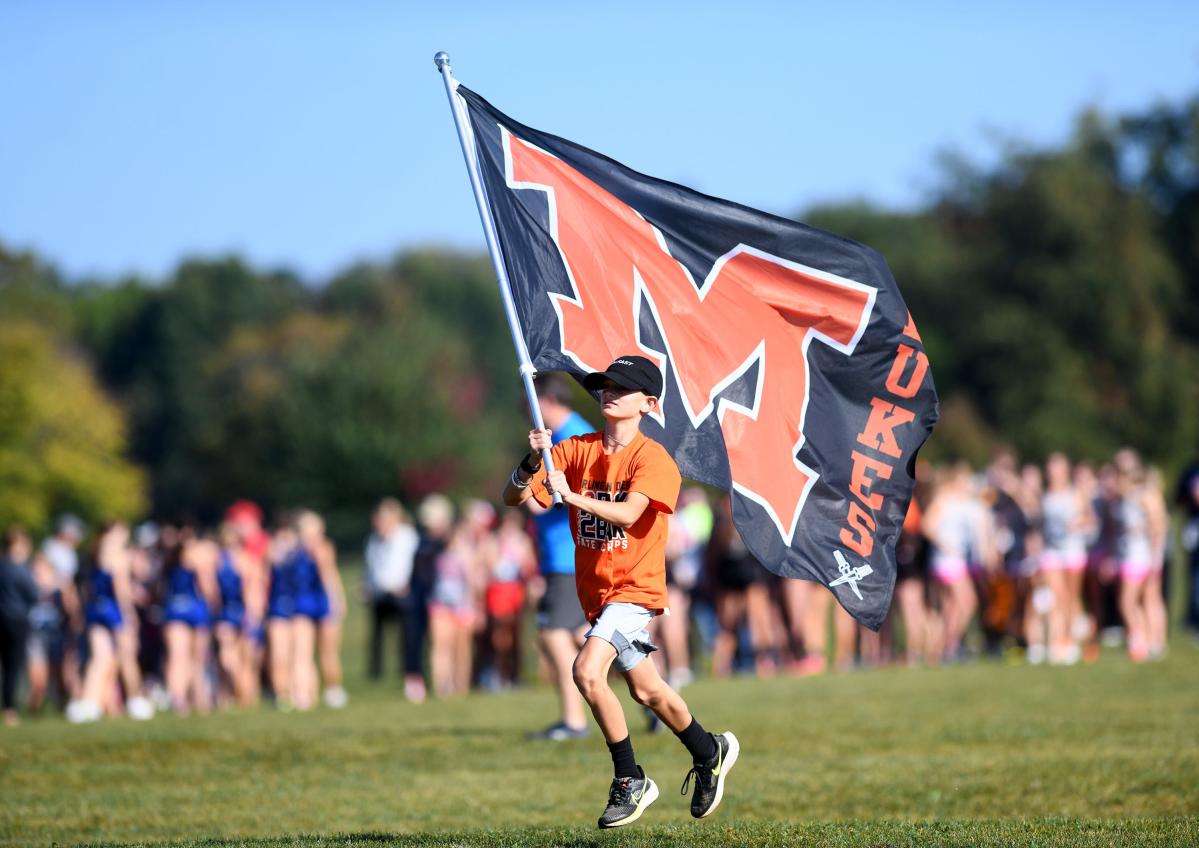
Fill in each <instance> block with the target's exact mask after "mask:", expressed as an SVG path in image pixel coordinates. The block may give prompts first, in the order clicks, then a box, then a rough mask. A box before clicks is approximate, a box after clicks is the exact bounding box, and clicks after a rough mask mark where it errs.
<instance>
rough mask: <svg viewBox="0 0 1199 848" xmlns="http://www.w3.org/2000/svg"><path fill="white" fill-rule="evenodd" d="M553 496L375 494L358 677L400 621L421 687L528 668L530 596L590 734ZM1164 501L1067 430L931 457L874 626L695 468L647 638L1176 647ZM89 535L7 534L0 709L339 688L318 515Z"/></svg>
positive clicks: (787, 655) (812, 649)
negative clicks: (879, 625) (514, 503)
mask: <svg viewBox="0 0 1199 848" xmlns="http://www.w3.org/2000/svg"><path fill="white" fill-rule="evenodd" d="M539 393H540V394H541V404H542V410H543V413H544V415H545V417H546V420H547V423H548V424H549V426H550V427H551V428H552V429H554V431H555V434H554V437H555V439H558V438H566V437H569V436H570V435H572V434H575V433H577V432H583V431H586V430H587V429H589V428H588V427H587V424H586V422H584V421H583V420H582V419H581V418H579V417H578V416H577V414H576V413H574V411H573V410H571V409H570V407H569V391H568V390H567V389H566V388H565V386H564V385H555V384H554V383H553V382H552V381H546V382H543V383H542V384H540V385H539ZM1188 479H1189V480H1190V482H1189V483H1188V482H1184V484H1183V485H1182V486H1180V489H1179V497H1180V502H1181V504H1182V506H1183V507H1184V508H1185V510H1186V511H1187V515H1188V516H1189V518H1190V524H1189V525H1188V526H1187V528H1185V531H1184V533H1183V541H1184V545H1185V546H1187V549H1188V550H1190V551H1192V552H1193V551H1194V550H1195V548H1196V547H1197V546H1199V517H1197V516H1199V472H1197V473H1195V474H1193V475H1192V476H1191V477H1190V478H1188ZM531 513H532V514H531ZM566 515H567V513H566V511H565V510H561V511H558V510H548V511H544V510H540V509H539V508H537V507H536V506H532V507H529V508H528V509H527V510H525V509H507V510H505V511H503V512H500V511H497V509H496V508H495V507H494V506H493V505H492V504H491V503H489V502H487V501H483V500H472V501H468V502H466V503H465V504H463V505H461V507H460V508H457V509H456V508H455V505H454V504H453V503H452V502H451V501H450V500H449V499H447V498H446V497H444V496H442V495H430V496H428V497H426V498H424V499H423V500H422V501H421V502H420V503H419V505H418V506H417V508H416V510H415V519H413V518H411V517H410V516H409V514H408V513H407V511H406V510H405V508H404V507H403V506H402V505H401V504H400V503H399V502H398V501H397V500H394V499H391V498H388V499H385V500H383V501H382V502H381V503H379V504H378V506H377V508H376V509H375V511H374V514H373V516H372V532H371V534H370V536H369V539H368V541H367V543H366V546H365V560H364V568H363V572H362V573H363V593H364V598H365V602H366V606H367V609H368V610H369V615H370V630H369V641H368V651H369V655H368V663H367V667H368V672H369V675H370V676H371V677H372V678H375V679H378V678H380V677H382V676H383V673H384V659H385V656H384V655H385V653H386V652H385V646H386V645H387V644H388V643H390V642H391V641H392V639H393V638H394V639H395V641H396V643H397V645H398V651H397V652H396V659H395V662H396V664H397V666H398V668H399V670H400V673H401V675H402V681H403V691H404V694H405V696H406V697H407V698H408V699H409V700H411V701H414V702H421V701H424V700H425V698H426V697H427V691H426V686H427V685H428V686H430V687H431V689H432V693H433V694H434V695H435V696H436V697H438V698H448V697H452V696H455V695H458V694H462V693H465V692H467V691H469V690H471V689H473V688H481V689H485V690H493V691H498V690H504V689H508V688H511V687H515V686H517V685H519V684H520V683H521V681H522V679H523V677H524V674H523V673H522V669H524V668H525V666H526V662H525V658H524V656H523V655H522V648H523V647H525V646H524V644H523V642H524V634H525V633H526V626H525V625H526V622H525V618H526V616H528V615H531V614H533V613H534V611H536V626H537V631H538V636H537V655H538V659H539V668H540V674H541V676H542V677H543V679H546V680H548V681H549V682H550V683H551V684H552V685H553V686H554V687H555V689H556V691H557V693H558V695H559V702H560V706H561V714H560V716H559V720H558V721H556V722H554V723H552V724H551V725H550V726H549V727H547V728H546V729H545V730H543V731H539V732H538V733H537V734H535V735H537V736H539V737H541V738H548V739H565V738H572V737H575V736H581V735H586V734H587V733H588V730H587V721H586V716H585V713H584V711H583V706H582V703H581V701H580V700H579V696H578V692H577V690H576V689H575V687H574V685H573V681H572V679H571V662H572V660H573V657H574V655H575V653H576V652H577V649H578V646H579V644H580V643H581V640H582V634H583V633H584V632H585V631H586V626H587V622H586V621H585V620H584V618H583V615H582V612H581V610H580V609H579V605H578V600H577V598H576V597H575V592H574V577H573V539H572V537H571V531H570V528H569V527H568V526H567V518H566ZM1168 519H1169V507H1168V504H1167V501H1166V498H1165V495H1164V489H1163V483H1162V480H1161V476H1160V474H1158V473H1157V472H1156V471H1155V470H1154V469H1152V468H1148V467H1146V466H1145V465H1144V464H1143V463H1142V461H1141V459H1140V457H1139V456H1138V455H1137V454H1136V452H1135V451H1133V450H1130V449H1124V450H1121V451H1120V452H1118V453H1117V454H1116V456H1115V457H1114V458H1113V460H1112V461H1111V462H1110V463H1106V464H1104V465H1102V466H1100V467H1094V466H1091V465H1088V464H1085V463H1075V464H1071V462H1070V461H1069V460H1068V459H1067V458H1066V457H1065V456H1064V455H1062V454H1060V453H1059V454H1054V455H1052V456H1050V457H1049V458H1048V460H1047V461H1046V462H1045V464H1044V466H1040V465H1033V464H1026V465H1023V466H1020V465H1019V464H1018V463H1017V461H1016V458H1015V457H1014V456H1013V455H1012V454H1011V453H1007V452H1003V453H1000V454H998V455H997V456H996V457H995V459H994V460H993V461H992V462H991V463H990V465H989V466H988V467H987V468H985V469H983V470H981V471H976V470H975V469H972V468H970V467H969V466H967V465H964V464H958V465H952V466H948V467H943V468H938V469H932V468H931V467H929V466H927V465H921V466H920V469H919V474H918V484H917V488H916V492H915V496H914V497H913V500H912V504H911V508H910V510H909V512H908V515H907V518H906V520H905V523H904V530H903V533H902V534H901V536H900V538H899V540H898V543H897V546H896V558H897V562H898V581H897V585H896V590H895V600H894V607H893V613H892V615H891V616H890V617H889V618H888V620H887V622H886V623H885V624H884V626H883V629H882V630H881V631H880V632H878V633H874V632H871V631H869V630H866V629H864V628H861V627H859V626H858V625H857V624H856V623H855V622H854V620H853V619H852V618H850V617H849V615H848V614H847V613H845V612H844V611H843V610H842V609H840V607H839V606H838V605H837V604H836V602H835V600H834V598H833V596H832V594H831V592H830V591H829V590H828V589H826V588H824V587H822V586H819V585H817V584H814V583H810V582H806V581H801V580H794V579H785V578H780V577H777V576H775V575H773V574H771V573H770V572H768V571H767V570H766V569H765V568H764V567H763V566H762V565H761V564H760V563H758V562H757V561H756V560H755V559H754V557H753V555H752V554H751V553H750V552H749V551H748V550H747V548H746V546H745V544H744V543H743V541H742V540H741V538H740V536H739V534H738V533H737V530H736V528H735V527H734V526H733V522H732V520H731V510H730V504H729V501H728V499H727V498H725V499H721V500H716V501H713V500H712V498H711V497H710V496H709V494H708V493H707V492H706V491H705V490H703V489H701V488H698V487H687V488H684V490H683V492H682V494H681V496H680V498H679V502H678V505H677V508H676V509H675V512H674V514H673V515H672V516H671V518H670V533H669V538H668V543H667V584H668V592H669V600H670V614H669V615H662V616H658V617H656V618H655V619H654V622H653V630H652V635H653V639H654V642H655V644H656V646H657V648H658V650H656V651H655V652H654V653H653V655H652V656H653V658H654V661H655V662H657V663H658V664H659V667H660V669H661V670H662V672H663V676H664V677H666V679H667V680H668V681H669V682H670V683H671V685H672V686H673V687H675V688H678V687H681V686H685V685H686V684H687V683H688V682H690V681H691V679H692V678H693V676H694V674H695V671H696V668H697V666H698V665H701V664H700V663H697V662H696V660H695V655H696V653H699V654H703V655H706V656H708V657H710V669H711V673H712V674H713V675H714V676H717V677H722V676H727V675H730V674H732V673H734V672H735V671H752V672H754V673H757V674H759V675H768V674H773V673H788V674H795V675H810V674H818V673H821V672H824V671H826V670H828V669H829V667H830V663H831V664H832V668H834V669H839V670H843V669H849V668H852V667H855V666H866V665H874V664H886V663H891V662H906V663H909V664H934V663H940V662H956V661H961V660H962V659H964V658H967V657H969V656H974V655H985V654H990V655H1004V656H1008V657H1019V658H1021V659H1024V660H1026V661H1027V662H1029V663H1033V664H1039V663H1052V664H1071V663H1075V662H1079V661H1089V660H1093V659H1095V658H1096V657H1097V656H1098V654H1099V650H1100V645H1101V641H1103V640H1110V641H1111V642H1112V643H1113V644H1121V645H1123V646H1124V648H1125V650H1126V651H1127V654H1128V656H1129V657H1130V658H1131V660H1132V661H1134V662H1142V661H1147V660H1153V659H1157V658H1160V657H1162V656H1164V655H1165V653H1166V649H1167V626H1166V624H1167V616H1166V607H1165V602H1164V600H1163V564H1164V563H1165V561H1166V558H1167V555H1168V549H1169V547H1170V534H1169V528H1168ZM87 536H88V534H87V533H86V531H85V528H84V527H83V526H82V525H81V523H80V522H79V521H78V520H77V519H75V518H72V517H71V516H65V517H63V518H62V519H61V520H60V521H59V522H58V525H57V528H56V532H55V533H54V535H53V536H51V537H50V538H48V539H46V540H44V541H43V542H42V544H41V545H35V544H34V543H33V540H32V539H31V538H30V537H29V536H28V534H26V533H25V532H24V531H23V530H21V529H20V528H17V527H14V528H10V529H9V530H8V531H7V533H6V535H5V537H4V549H3V551H2V554H3V556H2V557H0V643H2V650H0V660H2V661H3V669H4V674H3V679H4V682H3V707H4V710H5V713H4V715H5V720H6V721H8V722H12V721H15V720H16V715H17V713H16V706H17V694H18V693H17V686H18V681H19V679H20V677H21V672H22V671H24V676H25V678H26V679H27V681H28V683H27V687H26V704H27V707H28V709H29V710H30V711H32V712H37V711H38V710H40V709H42V708H43V707H44V706H45V705H46V704H47V703H48V701H50V700H51V699H54V700H56V701H57V702H58V703H59V704H60V707H61V708H62V709H63V710H64V711H65V714H66V717H67V719H68V720H70V721H72V722H88V721H95V720H97V719H100V718H101V717H103V716H106V715H109V716H111V715H121V714H126V715H128V716H130V717H131V718H135V719H146V718H150V717H152V716H153V715H154V714H155V712H156V711H159V710H164V709H170V710H173V711H177V712H181V713H186V712H190V711H199V712H204V711H208V710H211V709H214V708H218V707H223V706H242V707H247V706H252V705H254V704H256V703H257V702H258V701H259V700H260V699H261V698H263V697H269V699H270V700H271V701H272V702H273V703H274V704H275V705H276V706H277V707H279V708H280V709H297V710H307V709H311V708H313V707H314V706H316V705H317V704H318V703H319V702H320V701H321V700H323V701H324V703H325V704H326V705H327V706H329V707H332V708H337V707H340V706H343V705H344V704H345V703H346V702H347V697H348V696H347V694H346V691H345V689H344V688H343V686H342V680H341V639H342V624H343V621H344V618H345V613H346V592H345V589H344V587H343V585H342V579H341V575H340V572H339V569H338V563H337V554H336V552H335V550H334V546H333V544H332V543H331V542H330V540H329V539H328V538H327V537H326V535H325V527H324V523H323V521H322V520H321V518H320V516H318V515H317V514H315V513H313V512H311V511H300V512H297V513H295V514H294V515H289V516H287V517H286V518H284V519H282V520H279V521H277V522H276V523H275V524H274V526H273V528H272V529H271V530H269V531H268V530H267V529H265V528H264V527H263V515H262V512H261V510H260V509H259V508H258V507H257V506H256V505H254V504H253V503H251V502H248V501H241V502H238V503H236V504H234V505H232V506H231V507H229V509H228V510H227V512H226V513H225V516H224V521H223V523H222V524H221V525H220V527H219V529H218V530H217V531H216V532H215V533H205V532H201V531H199V530H198V529H196V528H195V527H192V526H190V525H187V524H164V525H161V526H156V525H153V524H148V523H147V524H142V525H140V526H138V527H136V528H133V529H132V530H131V529H130V528H129V527H128V526H127V525H125V524H122V523H110V524H106V525H104V526H102V527H99V528H97V529H96V530H95V532H94V533H92V534H91V536H90V541H89V544H88V545H87V546H86V548H85V550H84V551H83V552H82V553H81V550H80V549H81V546H82V544H83V542H84V541H85V538H86V537H87ZM1192 556H1194V554H1193V553H1192ZM830 616H831V617H832V621H831V622H830ZM389 630H393V631H394V634H393V636H392V637H389V635H388V632H389ZM830 637H831V640H832V644H831V645H828V644H826V642H827V641H828V639H829V638H830ZM426 668H427V669H428V671H427V673H426Z"/></svg>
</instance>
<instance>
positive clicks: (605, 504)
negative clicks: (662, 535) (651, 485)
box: [546, 469, 649, 527]
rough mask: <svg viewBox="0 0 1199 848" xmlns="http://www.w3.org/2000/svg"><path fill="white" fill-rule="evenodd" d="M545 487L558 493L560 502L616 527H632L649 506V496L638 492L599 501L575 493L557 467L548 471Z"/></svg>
mask: <svg viewBox="0 0 1199 848" xmlns="http://www.w3.org/2000/svg"><path fill="white" fill-rule="evenodd" d="M546 488H547V489H548V490H549V491H551V492H557V493H558V494H560V495H561V496H562V502H563V503H565V504H567V505H568V506H573V507H575V508H576V509H581V510H583V512H589V513H591V514H592V515H594V516H595V517H596V518H601V519H603V520H604V521H607V522H608V523H609V524H615V525H616V526H617V527H632V526H633V525H634V524H636V523H637V519H639V518H640V517H641V516H642V514H643V513H644V512H645V510H646V508H647V507H648V506H649V498H648V497H646V496H645V495H643V494H641V493H640V492H629V497H628V499H627V500H624V501H601V500H597V499H595V498H589V497H586V496H584V495H578V494H575V493H574V492H572V491H571V490H570V485H569V484H568V483H567V482H566V475H565V474H563V473H562V472H561V471H559V470H557V469H554V470H553V471H552V472H550V474H549V479H548V481H547V484H546Z"/></svg>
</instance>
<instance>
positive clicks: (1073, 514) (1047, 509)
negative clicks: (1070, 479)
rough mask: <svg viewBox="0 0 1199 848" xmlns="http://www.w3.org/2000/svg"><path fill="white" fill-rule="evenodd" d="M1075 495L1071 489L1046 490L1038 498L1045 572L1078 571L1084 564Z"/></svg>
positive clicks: (1085, 550) (1085, 547)
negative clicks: (1042, 495) (1039, 500)
mask: <svg viewBox="0 0 1199 848" xmlns="http://www.w3.org/2000/svg"><path fill="white" fill-rule="evenodd" d="M1078 501H1079V499H1078V493H1077V492H1076V491H1075V490H1074V489H1073V488H1072V487H1071V488H1063V489H1058V490H1051V491H1047V492H1046V493H1045V495H1044V497H1043V498H1042V499H1041V526H1042V534H1043V537H1044V544H1045V547H1044V550H1043V551H1042V553H1041V568H1043V569H1045V570H1046V571H1082V570H1083V569H1085V568H1086V565H1087V542H1086V538H1085V537H1084V535H1083V533H1082V531H1081V529H1080V526H1079V525H1080V518H1081V516H1080V514H1079V512H1080V511H1079V508H1078Z"/></svg>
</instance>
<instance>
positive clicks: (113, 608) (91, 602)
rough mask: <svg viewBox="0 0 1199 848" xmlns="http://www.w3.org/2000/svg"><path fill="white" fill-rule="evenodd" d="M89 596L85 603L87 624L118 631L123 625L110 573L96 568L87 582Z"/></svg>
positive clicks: (98, 567)
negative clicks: (89, 590)
mask: <svg viewBox="0 0 1199 848" xmlns="http://www.w3.org/2000/svg"><path fill="white" fill-rule="evenodd" d="M88 582H89V585H90V589H91V595H90V597H89V598H88V602H87V623H88V624H89V625H92V624H95V625H98V626H100V627H103V628H105V629H107V630H113V631H115V630H118V629H119V628H120V627H121V624H122V623H123V619H122V616H121V605H120V604H119V603H118V602H117V595H116V587H115V585H114V584H113V579H112V572H111V571H106V570H105V569H104V568H101V567H100V566H96V568H95V570H93V571H92V575H91V579H90V580H89V581H88Z"/></svg>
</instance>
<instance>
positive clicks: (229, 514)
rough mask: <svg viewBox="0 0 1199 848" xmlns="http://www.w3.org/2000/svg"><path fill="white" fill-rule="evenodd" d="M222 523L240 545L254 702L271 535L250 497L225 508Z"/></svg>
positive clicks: (262, 653) (248, 680)
mask: <svg viewBox="0 0 1199 848" xmlns="http://www.w3.org/2000/svg"><path fill="white" fill-rule="evenodd" d="M225 523H226V524H228V525H229V526H230V527H231V528H232V529H233V532H234V533H235V534H236V535H237V540H238V542H239V544H240V547H241V557H240V561H241V568H242V572H241V579H242V601H243V603H244V605H245V621H244V623H243V625H242V628H243V630H244V632H245V650H246V664H247V665H246V668H245V669H244V675H245V684H244V689H245V693H246V701H247V703H251V704H253V703H257V701H258V695H259V692H258V688H259V681H260V680H261V679H262V668H263V665H264V661H265V659H266V644H267V643H266V629H267V627H266V622H267V603H268V601H269V594H270V586H271V563H270V550H271V537H270V534H268V533H267V532H266V530H264V529H263V527H262V510H261V509H260V508H259V506H258V504H256V503H254V502H253V501H247V500H240V501H237V502H235V503H234V504H233V505H232V506H230V507H229V508H228V509H227V510H225Z"/></svg>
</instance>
